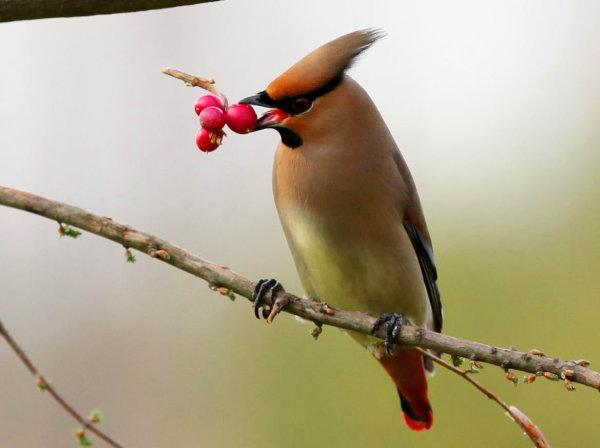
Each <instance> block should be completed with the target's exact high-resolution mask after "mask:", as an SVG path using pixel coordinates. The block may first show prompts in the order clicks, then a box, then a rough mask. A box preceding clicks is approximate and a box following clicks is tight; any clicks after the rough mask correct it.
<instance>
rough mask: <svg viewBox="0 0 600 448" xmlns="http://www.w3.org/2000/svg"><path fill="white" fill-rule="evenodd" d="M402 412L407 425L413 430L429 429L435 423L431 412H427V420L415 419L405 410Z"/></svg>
mask: <svg viewBox="0 0 600 448" xmlns="http://www.w3.org/2000/svg"><path fill="white" fill-rule="evenodd" d="M402 414H403V415H404V422H405V423H406V426H408V427H409V428H410V429H412V430H413V431H427V430H428V429H430V428H431V426H432V425H433V414H432V413H431V412H429V413H428V414H427V418H426V420H415V419H413V418H411V417H410V416H409V415H408V414H407V413H406V412H403V413H402Z"/></svg>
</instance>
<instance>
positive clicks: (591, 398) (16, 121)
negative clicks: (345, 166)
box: [0, 0, 600, 448]
mask: <svg viewBox="0 0 600 448" xmlns="http://www.w3.org/2000/svg"><path fill="white" fill-rule="evenodd" d="M599 14H600V4H599V3H598V2H595V1H587V2H586V1H573V2H564V1H531V2H521V1H508V2H506V1H505V2H475V1H471V2H467V1H459V2H441V1H440V2H433V1H431V2H430V1H427V2H419V3H414V2H404V1H402V2H400V1H395V2H391V1H390V2H365V1H341V0H340V1H331V2H319V1H310V2H309V1H307V2H289V1H286V2H277V1H274V0H272V1H227V2H221V3H213V4H207V5H199V6H193V7H185V8H178V9H173V10H164V11H155V12H147V13H137V14H129V15H118V16H108V17H90V18H78V19H56V20H45V21H35V22H23V23H10V24H1V25H0V61H1V65H2V70H1V71H0V184H2V185H7V186H12V187H16V188H20V189H24V190H28V191H31V192H35V193H38V194H42V195H45V196H48V197H51V198H55V199H59V200H62V201H65V202H69V203H72V204H74V205H79V206H82V207H84V208H87V209H89V210H91V211H94V212H96V213H99V214H102V215H106V216H110V217H113V218H114V219H116V220H118V221H120V222H124V223H129V224H131V225H132V226H135V227H137V228H140V229H142V230H145V231H148V232H151V233H155V234H156V235H159V236H161V237H163V238H165V239H169V240H171V241H172V242H174V243H175V244H179V245H181V246H183V247H186V248H188V249H190V250H192V251H194V252H196V253H198V254H200V255H202V256H204V257H206V258H209V259H211V260H213V261H216V262H219V263H222V264H226V265H228V266H230V267H232V268H233V269H235V270H237V271H238V272H240V273H243V274H245V275H247V276H249V277H251V278H259V277H262V276H274V277H277V278H278V279H279V280H281V281H282V282H283V283H284V285H286V287H287V289H288V290H290V291H292V292H294V293H298V294H301V293H302V291H301V287H300V284H299V281H298V279H297V276H296V273H295V270H294V267H293V264H292V260H291V257H290V255H289V253H288V250H287V247H286V244H285V241H284V237H283V234H282V232H281V230H280V227H279V223H278V220H277V217H276V213H275V209H274V205H273V201H272V198H271V191H270V189H271V182H270V176H271V164H272V158H273V152H274V147H275V145H276V142H277V138H278V137H277V135H276V134H275V133H269V132H265V133H258V134H256V135H249V136H239V135H235V134H233V135H230V136H229V138H228V139H227V141H226V142H225V144H224V146H223V147H222V149H221V150H219V151H217V152H215V153H212V154H210V155H205V154H201V153H199V152H198V151H197V150H196V149H195V144H194V135H195V131H196V129H197V126H198V125H197V119H196V116H195V114H194V112H193V104H194V102H195V99H196V97H197V96H199V94H200V91H199V90H197V89H191V88H185V87H184V86H183V84H181V83H180V82H178V81H175V80H172V79H170V78H167V77H166V76H164V75H162V74H161V73H160V70H161V68H162V67H164V66H174V67H178V68H181V69H183V70H186V71H189V72H192V73H195V74H198V75H205V76H212V77H214V78H216V79H217V81H218V84H219V86H220V87H221V88H222V89H223V90H224V91H225V92H226V93H227V95H228V96H229V98H230V100H232V101H235V100H237V99H239V98H242V97H244V96H247V95H249V94H253V93H255V92H257V91H259V90H262V89H263V88H264V87H265V86H266V84H267V83H268V81H270V80H271V79H272V78H273V77H274V76H275V75H277V74H279V73H280V72H281V71H282V70H284V69H285V68H287V67H288V66H289V65H290V64H292V63H293V62H295V61H296V60H297V59H298V58H300V57H301V56H303V55H304V54H306V53H307V52H308V51H310V50H312V49H313V48H315V47H317V46H318V45H320V44H322V43H324V42H326V41H328V40H330V39H332V38H334V37H337V36H338V35H341V34H344V33H346V32H349V31H353V30H355V29H359V28H363V27H367V26H376V27H381V28H383V29H385V30H386V31H387V32H388V36H387V37H386V38H385V39H384V40H382V41H381V42H379V43H377V45H376V46H375V47H373V48H372V49H371V50H369V52H368V53H367V54H365V55H364V56H363V57H362V58H361V60H360V61H359V63H358V64H357V65H356V67H355V68H354V69H353V70H352V75H353V76H354V77H355V78H356V79H357V80H358V81H359V82H360V83H361V84H362V85H363V86H364V87H365V88H366V89H367V90H368V91H369V92H370V94H371V95H372V97H373V99H374V100H375V102H376V104H377V105H378V107H379V108H380V110H381V112H382V114H383V116H384V117H385V119H386V121H387V123H388V125H389V126H390V129H391V130H392V132H393V134H394V136H395V138H396V140H397V142H398V145H399V146H400V148H401V149H402V151H403V153H404V156H405V158H406V159H407V161H408V163H409V165H410V167H411V169H412V172H413V175H414V177H415V180H416V183H417V185H418V187H419V190H420V194H421V198H422V201H423V204H424V208H425V212H426V215H427V218H428V222H429V227H430V230H431V233H432V235H433V238H434V244H435V249H436V255H437V262H438V268H439V272H440V276H441V279H440V286H441V289H442V294H443V299H444V305H445V317H446V326H445V329H446V331H447V332H448V333H449V334H452V335H456V336H462V337H466V338H472V339H476V340H481V341H485V342H488V343H492V344H498V345H501V346H509V345H515V346H516V347H518V348H520V349H523V350H527V349H530V348H533V347H536V348H540V349H543V350H545V351H546V352H548V353H549V354H551V355H560V356H561V357H565V358H581V357H584V358H588V359H591V360H592V361H593V364H592V366H594V365H595V366H596V367H600V348H599V345H598V339H597V335H598V322H597V319H598V311H599V310H600V307H599V304H598V299H599V295H600V276H599V274H600V257H599V255H600V232H599V231H598V229H599V228H600V205H599V204H600V170H599V169H598V165H599V164H600V148H599V143H600V133H599V127H598V123H599V119H600V113H599V104H600V102H599V100H600V98H599V93H600V86H599V84H598V80H599V79H600V64H599V59H598V53H597V50H598V47H599V44H600V42H599V40H600V39H599V38H600V30H599V28H598V23H597V19H598V17H599ZM56 227H57V226H56V225H55V223H52V222H49V221H47V220H43V219H40V218H38V217H35V216H32V215H29V214H26V213H23V212H19V211H14V210H9V209H4V208H3V209H0V254H1V255H0V319H2V321H3V322H4V324H5V325H6V326H7V327H8V329H9V330H11V331H12V333H13V335H14V336H15V337H16V338H17V340H18V341H20V343H21V344H22V345H23V346H24V347H25V348H26V350H27V352H28V353H29V354H30V355H31V356H32V357H33V359H34V360H35V361H36V362H37V363H38V364H39V367H40V368H41V369H42V371H43V372H44V373H45V374H46V376H47V377H48V378H49V379H50V380H51V381H52V382H53V384H54V385H55V386H56V387H57V388H58V389H59V390H61V391H62V392H63V393H64V395H65V396H66V397H68V398H69V399H70V400H71V402H72V403H73V404H74V405H75V406H76V407H77V408H78V409H80V410H82V412H88V411H90V410H92V409H94V408H100V409H101V410H102V411H104V413H105V415H106V420H105V422H104V423H103V424H102V427H103V428H104V429H105V430H106V431H107V432H109V433H110V434H111V435H114V437H115V438H116V439H117V440H119V441H120V442H122V443H123V444H124V445H125V446H128V447H172V446H177V447H188V446H190V447H191V446H194V447H196V446H198V447H236V448H238V447H239V448H241V447H280V446H288V447H306V446H326V447H331V448H333V447H362V446H381V447H388V446H404V447H439V446H444V447H463V446H476V447H479V446H493V447H515V446H529V442H528V440H527V439H526V438H525V437H524V436H523V435H522V434H521V432H520V431H519V430H518V429H517V427H516V426H515V425H514V424H513V423H511V422H510V421H509V420H508V418H506V417H505V416H504V415H502V412H501V411H500V409H499V408H497V407H496V406H494V405H492V404H491V403H489V402H488V400H486V399H485V398H483V397H482V396H481V395H480V394H479V393H478V392H476V391H475V390H474V389H473V388H472V387H471V386H469V385H467V384H466V383H465V382H464V381H462V380H460V379H459V378H457V377H455V376H454V375H451V374H449V373H447V372H444V371H440V370H439V369H438V373H437V375H436V377H435V378H434V379H433V380H432V381H431V382H430V384H431V400H432V403H433V406H434V412H435V418H436V422H435V425H434V428H433V429H432V431H430V432H429V433H427V434H414V433H411V432H409V431H408V430H407V429H406V428H405V427H404V425H403V423H402V419H401V416H400V410H399V405H398V399H397V396H396V393H395V391H394V388H393V386H392V384H391V382H390V380H389V379H388V378H387V377H386V375H385V373H384V372H383V370H382V369H381V368H380V367H379V366H378V365H377V364H376V363H375V362H374V361H373V360H371V359H370V358H369V356H368V355H367V354H366V353H364V352H363V350H361V349H360V348H359V346H358V345H357V344H355V343H353V341H351V340H350V339H349V338H348V337H346V336H344V335H343V334H342V333H341V332H339V331H337V330H335V329H331V328H327V329H325V331H324V333H323V335H322V337H321V338H320V340H319V341H317V342H315V341H314V340H313V339H312V338H311V337H310V336H309V331H310V327H309V326H305V325H300V324H298V323H297V322H295V320H294V319H293V318H291V317H290V316H283V317H282V318H280V319H279V320H278V321H277V322H276V323H275V324H274V325H272V326H268V325H266V324H265V323H264V321H257V320H256V319H254V317H252V316H251V309H250V307H249V304H248V302H246V301H245V300H239V301H238V302H236V303H230V302H229V301H228V300H226V299H224V298H222V297H221V296H219V295H218V294H215V293H213V292H211V291H209V289H208V288H207V287H206V284H205V283H203V282H202V281H199V280H197V279H195V278H193V277H192V276H189V275H187V274H185V273H183V272H180V271H177V270H175V269H172V268H170V267H168V266H164V265H162V264H160V263H158V262H156V261H154V260H151V259H148V258H147V257H144V256H138V262H137V263H135V264H133V265H131V264H127V263H125V261H124V257H123V249H122V248H121V247H118V246H116V245H115V244H113V243H110V242H108V241H105V240H102V239H100V238H98V237H95V236H92V235H89V234H84V235H83V236H82V237H81V238H80V239H79V240H77V241H75V240H70V239H59V238H58V236H57V233H56ZM0 365H1V366H2V369H1V373H0V446H2V447H14V448H20V447H56V446H75V445H76V441H75V439H74V437H73V435H72V429H74V428H76V425H75V424H74V422H73V421H72V420H71V419H70V418H69V417H68V416H67V415H66V414H65V413H64V412H63V411H62V410H60V409H59V408H58V407H57V406H56V405H55V404H54V403H53V402H52V401H51V400H50V398H49V397H46V396H43V395H42V394H40V393H39V392H38V391H37V390H36V388H35V386H34V384H33V381H32V379H31V377H30V376H29V375H28V373H27V372H26V371H25V369H24V368H23V366H22V365H21V364H19V362H18V361H17V359H16V358H15V356H14V355H13V353H12V352H10V351H9V350H8V348H7V347H6V346H5V345H1V344H0ZM479 379H480V380H481V381H482V382H484V383H485V384H486V385H488V386H489V387H491V388H492V389H493V390H494V391H496V392H497V393H498V394H500V395H501V396H502V397H503V398H504V399H505V400H506V401H508V402H509V403H511V404H514V405H516V406H518V407H519V408H520V409H522V410H523V411H524V412H526V413H527V414H528V415H529V416H530V417H531V418H532V419H533V420H534V422H535V423H537V424H538V425H539V426H541V428H542V429H543V430H544V431H545V432H546V434H547V436H548V437H549V439H550V441H551V442H553V444H554V445H553V446H557V447H569V446H577V447H580V446H598V445H600V432H599V431H598V425H597V421H598V416H599V413H600V399H599V397H598V393H597V392H595V391H593V390H591V389H588V388H584V387H583V386H580V387H578V389H577V391H576V392H573V393H568V392H566V391H565V389H564V388H563V387H562V386H561V385H560V384H559V383H551V382H548V381H538V382H536V383H534V384H533V385H519V386H518V387H516V388H515V387H513V386H512V385H511V384H510V383H509V382H508V381H506V380H505V379H504V374H503V373H502V371H501V370H500V369H498V368H493V367H486V368H485V369H484V371H483V372H482V373H481V374H480V375H479ZM97 445H98V446H100V445H102V442H100V441H98V442H97Z"/></svg>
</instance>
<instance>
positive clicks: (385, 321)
mask: <svg viewBox="0 0 600 448" xmlns="http://www.w3.org/2000/svg"><path fill="white" fill-rule="evenodd" d="M409 323H410V322H409V321H408V319H407V318H406V317H405V316H404V315H402V314H397V313H393V314H383V315H381V316H380V317H379V319H377V321H376V322H375V325H373V329H372V330H371V334H375V333H376V332H377V330H379V329H380V328H381V327H382V326H383V327H384V328H385V331H386V336H385V350H386V352H387V354H388V355H391V354H392V350H393V348H394V344H395V342H396V338H397V337H398V334H399V333H400V329H401V328H402V325H406V324H409Z"/></svg>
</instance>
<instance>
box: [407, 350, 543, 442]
mask: <svg viewBox="0 0 600 448" xmlns="http://www.w3.org/2000/svg"><path fill="white" fill-rule="evenodd" d="M416 350H418V351H420V352H421V353H423V355H425V356H428V357H429V358H431V359H432V360H433V362H435V363H437V364H439V365H441V366H442V367H444V368H445V369H448V370H450V371H451V372H454V373H456V374H457V375H458V376H460V377H462V378H463V379H465V380H466V381H468V382H469V383H471V384H472V385H473V386H475V387H476V388H477V389H478V390H479V391H480V392H481V393H482V394H484V395H485V396H486V397H488V398H489V399H490V400H493V401H495V402H496V403H497V404H498V406H500V407H501V408H502V409H504V410H505V411H506V413H507V414H508V415H509V416H510V417H511V418H512V419H513V420H514V421H515V422H516V423H517V424H518V425H519V426H520V427H521V429H523V431H525V434H527V436H528V437H529V438H530V439H531V441H532V442H533V443H534V445H535V446H536V447H537V448H550V443H549V442H548V440H547V439H546V437H545V436H544V434H543V433H542V431H541V430H540V429H539V428H538V427H537V426H535V425H534V424H533V423H532V422H531V420H530V419H529V417H527V415H525V414H524V413H523V412H521V411H520V410H519V409H517V408H516V407H514V406H509V405H508V404H506V403H505V402H504V401H503V400H502V399H501V398H500V397H498V396H497V395H496V394H494V393H493V392H492V391H490V390H489V389H487V388H486V387H485V386H483V385H482V384H481V383H479V382H477V381H475V380H474V379H473V377H472V376H471V375H469V373H470V372H469V371H465V370H461V369H459V368H458V367H455V366H453V365H452V364H450V363H448V362H446V361H444V360H443V359H441V358H440V357H438V356H435V355H433V354H432V353H429V352H428V351H426V350H423V349H422V348H418V347H417V348H416Z"/></svg>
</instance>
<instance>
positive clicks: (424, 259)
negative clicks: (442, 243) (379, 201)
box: [404, 221, 444, 374]
mask: <svg viewBox="0 0 600 448" xmlns="http://www.w3.org/2000/svg"><path fill="white" fill-rule="evenodd" d="M404 228H405V229H406V232H407V233H408V236H409V237H410V240H411V241H412V244H413V247H414V249H415V253H416V254H417V259H418V260H419V266H420V267H421V272H422V273H423V281H424V282H425V289H426V290H427V296H428V297H429V303H430V304H431V311H432V314H433V330H434V331H437V332H438V333H439V332H441V331H442V324H443V320H444V316H443V313H442V299H441V297H440V290H439V289H438V287H437V269H436V268H435V261H434V259H433V248H432V247H431V245H430V244H429V243H428V242H427V241H426V240H425V238H424V237H423V235H422V234H421V232H420V231H419V229H417V228H416V227H415V226H414V225H413V224H411V223H410V222H409V221H404ZM433 354H434V355H436V356H440V353H436V352H433ZM423 364H424V366H425V370H427V371H428V372H429V373H431V374H433V370H434V369H433V361H432V360H431V358H428V357H427V356H425V357H424V358H423Z"/></svg>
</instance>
